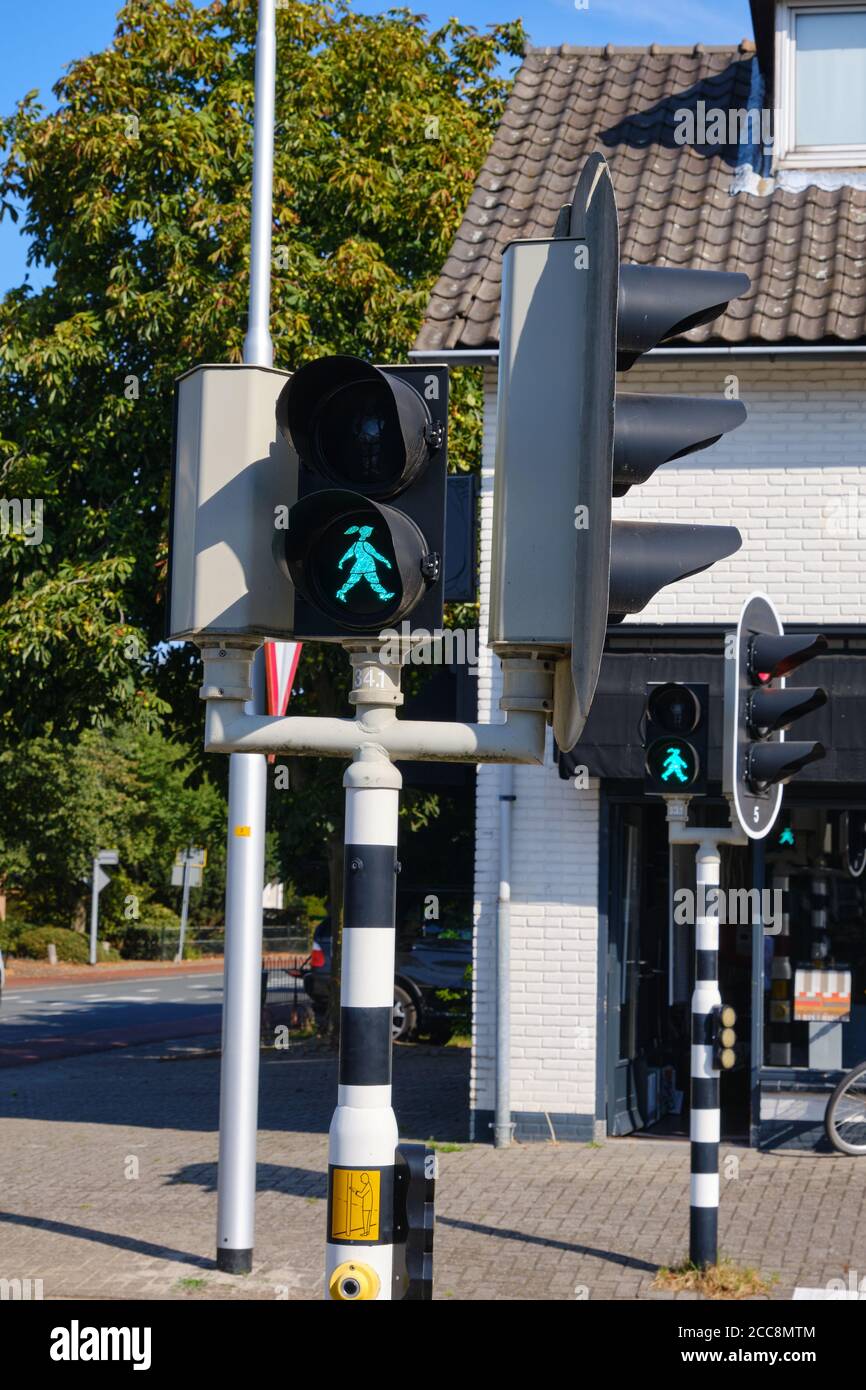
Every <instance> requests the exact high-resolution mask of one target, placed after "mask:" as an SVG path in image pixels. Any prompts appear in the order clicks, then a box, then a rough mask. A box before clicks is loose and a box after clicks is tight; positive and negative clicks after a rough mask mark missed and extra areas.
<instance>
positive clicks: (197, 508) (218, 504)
mask: <svg viewBox="0 0 866 1390" xmlns="http://www.w3.org/2000/svg"><path fill="white" fill-rule="evenodd" d="M289 375H290V373H288V372H282V371H277V370H276V369H274V368H270V367H248V366H241V365H238V366H202V367H195V368H193V370H192V371H189V372H186V373H185V374H184V375H183V376H182V377H180V378H179V379H178V381H177V383H176V388H175V392H176V394H175V431H174V463H173V470H174V471H173V476H172V503H171V521H170V532H169V534H170V554H169V591H170V600H169V614H168V634H167V635H168V636H169V637H170V638H175V639H178V638H188V639H189V640H191V641H198V640H199V639H200V638H202V637H206V638H208V639H215V638H219V637H232V636H234V637H241V636H242V637H250V638H263V637H273V638H289V637H291V636H292V623H293V616H294V590H293V588H292V584H291V582H290V580H289V578H288V576H287V574H286V573H285V572H284V571H282V570H281V569H280V568H279V567H278V565H277V562H276V559H275V557H274V546H273V542H274V536H275V534H284V532H282V533H278V532H277V530H276V528H277V526H278V525H279V524H280V522H281V521H282V522H283V524H285V519H287V517H288V509H289V508H290V507H291V506H292V505H293V504H294V502H295V500H296V498H297V490H298V462H297V457H296V456H295V454H294V453H293V452H292V450H291V449H290V448H289V445H288V444H287V443H286V441H285V440H284V439H283V437H282V435H281V434H280V433H279V431H278V430H277V424H276V417H275V408H276V402H277V397H278V396H279V394H280V391H281V390H282V388H283V386H284V385H285V383H286V381H287V380H288V378H289Z"/></svg>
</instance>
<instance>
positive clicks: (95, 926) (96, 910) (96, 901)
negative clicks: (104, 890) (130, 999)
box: [90, 859, 99, 965]
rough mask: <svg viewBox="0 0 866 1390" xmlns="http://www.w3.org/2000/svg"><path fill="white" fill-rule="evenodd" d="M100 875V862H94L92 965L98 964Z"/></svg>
mask: <svg viewBox="0 0 866 1390" xmlns="http://www.w3.org/2000/svg"><path fill="white" fill-rule="evenodd" d="M98 873H99V860H98V859H94V861H93V887H92V891H91V895H90V964H91V965H95V964H96V933H97V929H98V925H99V887H98V886H97V882H96V876H97V874H98Z"/></svg>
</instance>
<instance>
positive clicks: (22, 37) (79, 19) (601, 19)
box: [0, 0, 752, 293]
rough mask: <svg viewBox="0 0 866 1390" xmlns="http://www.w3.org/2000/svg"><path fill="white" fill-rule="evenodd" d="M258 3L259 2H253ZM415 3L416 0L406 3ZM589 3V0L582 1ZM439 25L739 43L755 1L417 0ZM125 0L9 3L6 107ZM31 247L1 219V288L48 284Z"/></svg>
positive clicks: (109, 29)
mask: <svg viewBox="0 0 866 1390" xmlns="http://www.w3.org/2000/svg"><path fill="white" fill-rule="evenodd" d="M251 3H253V0H251ZM406 3H409V0H406ZM578 3H583V0H578ZM410 7H411V8H413V9H417V10H419V11H421V12H422V13H424V14H426V15H428V16H429V19H430V21H431V23H432V24H437V23H441V22H442V20H443V19H445V18H447V17H448V16H449V15H451V14H456V15H457V16H458V18H460V19H461V20H463V21H464V22H465V23H468V24H475V25H477V26H478V27H479V28H483V27H484V26H485V25H487V24H495V23H501V22H503V21H505V20H508V19H514V18H516V17H517V16H518V15H520V16H521V17H522V18H523V22H524V24H525V26H526V28H527V30H528V31H529V34H530V37H531V39H532V42H533V43H536V44H560V43H574V44H603V43H621V44H644V43H654V42H655V43H698V42H701V43H736V42H738V41H739V40H740V39H741V38H743V37H744V36H746V35H751V32H752V26H751V20H750V17H749V5H748V0H724V3H723V4H721V5H720V4H713V3H711V0H588V5H587V8H586V9H578V8H577V6H576V4H575V0H427V3H426V4H425V3H421V0H416V3H415V4H412V5H411V6H410ZM118 8H119V0H77V3H73V4H70V3H69V0H38V4H29V5H27V4H14V5H12V4H10V5H8V6H7V7H6V14H5V15H4V19H3V44H2V45H0V112H3V114H7V113H8V112H10V111H12V110H13V108H14V106H15V103H16V101H17V100H18V98H19V97H21V96H23V95H24V93H25V92H27V91H29V90H30V89H31V88H33V87H38V88H39V90H40V92H41V93H42V94H43V99H44V100H45V101H46V102H50V100H51V87H52V86H53V84H54V83H55V82H56V80H57V78H58V77H59V76H60V75H61V73H62V72H63V69H64V67H65V65H66V64H67V63H70V62H72V61H73V59H75V58H80V57H82V56H84V54H86V53H93V52H97V51H98V50H99V49H101V48H104V47H106V45H107V44H109V43H110V42H111V38H112V34H113V32H114V21H115V14H116V12H117V10H118ZM357 8H358V9H361V10H363V11H365V12H367V13H376V12H378V11H380V10H383V9H386V8H388V6H387V4H383V3H375V0H357ZM26 255H27V245H26V241H25V239H24V238H23V237H22V236H21V234H20V233H19V231H18V229H17V228H16V227H15V225H14V224H13V223H10V222H9V221H8V220H4V221H3V222H2V223H0V293H3V292H4V291H5V290H7V289H8V288H10V286H12V285H17V284H20V283H21V281H22V280H23V279H24V277H25V275H27V274H28V273H29V276H30V279H31V281H32V283H34V284H35V285H40V284H42V283H44V280H45V275H44V272H42V271H41V270H40V269H39V268H38V267H37V268H35V269H31V270H30V271H29V272H28V269H27V266H26Z"/></svg>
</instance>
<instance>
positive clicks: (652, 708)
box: [647, 682, 701, 734]
mask: <svg viewBox="0 0 866 1390" xmlns="http://www.w3.org/2000/svg"><path fill="white" fill-rule="evenodd" d="M647 713H648V715H649V717H650V719H651V720H652V721H653V723H654V724H659V725H660V726H661V728H663V729H666V730H667V732H668V733H670V734H691V733H693V732H694V731H695V729H696V728H697V727H698V724H699V723H700V719H701V706H700V701H699V700H698V697H697V695H696V694H695V693H694V691H693V690H689V688H688V686H685V685H676V684H675V683H673V682H670V683H668V684H667V685H659V686H656V688H655V690H653V691H652V693H651V695H650V697H649V699H648V700H647Z"/></svg>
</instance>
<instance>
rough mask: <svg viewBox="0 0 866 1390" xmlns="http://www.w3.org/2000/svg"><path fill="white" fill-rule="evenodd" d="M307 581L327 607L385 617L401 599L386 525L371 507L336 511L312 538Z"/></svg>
mask: <svg viewBox="0 0 866 1390" xmlns="http://www.w3.org/2000/svg"><path fill="white" fill-rule="evenodd" d="M308 573H309V579H310V583H311V585H312V587H313V589H314V590H315V594H316V597H317V599H318V600H319V602H321V604H322V605H323V607H326V608H327V610H328V611H329V612H331V613H337V612H338V613H343V614H346V615H354V616H355V617H358V618H372V617H381V618H382V619H383V620H384V619H386V618H387V617H388V616H389V614H390V613H392V612H394V611H395V610H396V609H397V608H398V607H399V604H400V600H401V598H402V594H403V586H402V583H401V580H400V574H399V570H398V567H397V558H396V556H395V554H394V547H393V545H392V543H391V537H390V534H389V532H388V528H387V526H385V525H384V524H383V522H382V518H381V516H380V515H379V514H378V513H377V512H374V511H373V510H372V509H365V508H363V507H359V508H358V509H357V510H356V511H354V512H351V513H344V514H343V515H342V516H338V517H335V518H334V520H333V521H330V522H329V523H328V524H327V525H326V526H325V527H324V528H323V529H322V531H321V532H320V533H319V535H318V536H317V538H316V540H315V541H314V543H313V545H312V548H311V551H310V557H309V562H308Z"/></svg>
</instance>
